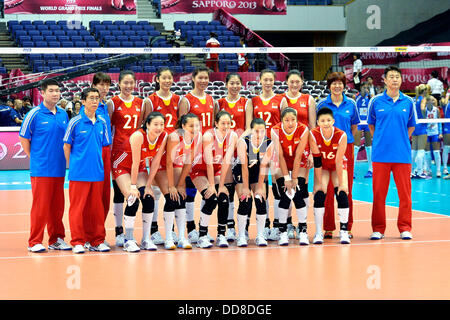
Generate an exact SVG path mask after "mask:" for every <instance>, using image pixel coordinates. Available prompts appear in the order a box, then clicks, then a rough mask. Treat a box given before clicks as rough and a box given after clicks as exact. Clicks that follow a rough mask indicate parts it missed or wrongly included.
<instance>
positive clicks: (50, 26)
mask: <svg viewBox="0 0 450 320" xmlns="http://www.w3.org/2000/svg"><path fill="white" fill-rule="evenodd" d="M48 29H49V30H51V31H56V30H62V29H61V26H60V25H58V24H51V25H49V26H48Z"/></svg>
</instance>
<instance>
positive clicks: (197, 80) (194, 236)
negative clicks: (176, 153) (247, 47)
mask: <svg viewBox="0 0 450 320" xmlns="http://www.w3.org/2000/svg"><path fill="white" fill-rule="evenodd" d="M192 84H193V85H192V87H193V89H192V91H190V92H189V93H188V94H187V95H185V96H184V97H183V98H182V99H181V101H180V107H179V109H178V116H179V117H181V116H182V115H184V114H187V113H193V114H195V115H196V116H197V117H198V118H199V120H200V126H201V131H202V134H203V133H205V132H206V131H207V130H209V129H212V128H213V127H214V123H213V122H214V113H215V112H214V99H213V97H211V96H210V95H209V94H207V93H205V90H206V88H207V87H208V84H209V69H208V68H206V67H198V68H196V69H195V70H194V72H192ZM186 187H187V190H186V191H187V194H188V197H187V200H186V214H187V217H186V220H187V229H188V234H189V240H190V241H191V242H192V243H195V242H197V240H198V233H197V231H196V228H195V222H194V198H195V195H196V194H197V190H196V189H195V187H194V185H193V184H192V181H191V178H190V177H188V178H187V181H186ZM210 241H212V238H210Z"/></svg>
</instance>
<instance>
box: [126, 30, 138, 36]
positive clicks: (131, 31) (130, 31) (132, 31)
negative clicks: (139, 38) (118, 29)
mask: <svg viewBox="0 0 450 320" xmlns="http://www.w3.org/2000/svg"><path fill="white" fill-rule="evenodd" d="M123 35H124V36H127V37H132V36H136V31H134V30H124V31H123Z"/></svg>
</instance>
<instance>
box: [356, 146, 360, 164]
mask: <svg viewBox="0 0 450 320" xmlns="http://www.w3.org/2000/svg"><path fill="white" fill-rule="evenodd" d="M359 149H361V147H358V146H355V162H356V159H357V158H358V152H359Z"/></svg>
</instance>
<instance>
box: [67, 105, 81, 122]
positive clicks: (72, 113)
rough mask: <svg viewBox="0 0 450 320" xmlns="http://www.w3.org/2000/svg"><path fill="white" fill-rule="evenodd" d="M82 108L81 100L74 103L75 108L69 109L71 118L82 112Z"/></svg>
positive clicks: (68, 112)
mask: <svg viewBox="0 0 450 320" xmlns="http://www.w3.org/2000/svg"><path fill="white" fill-rule="evenodd" d="M80 109H81V101H76V102H75V103H74V104H73V108H70V109H68V110H67V114H68V115H69V119H72V118H74V117H76V116H77V115H78V114H80Z"/></svg>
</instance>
